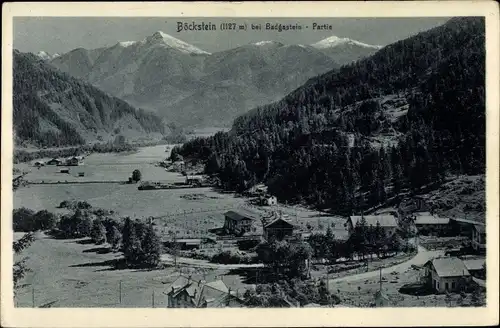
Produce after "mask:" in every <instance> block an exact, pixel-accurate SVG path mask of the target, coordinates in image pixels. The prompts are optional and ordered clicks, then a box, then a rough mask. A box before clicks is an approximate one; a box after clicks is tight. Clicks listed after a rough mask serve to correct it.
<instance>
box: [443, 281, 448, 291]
mask: <svg viewBox="0 0 500 328" xmlns="http://www.w3.org/2000/svg"><path fill="white" fill-rule="evenodd" d="M444 289H445V290H448V283H447V282H446V283H445V284H444Z"/></svg>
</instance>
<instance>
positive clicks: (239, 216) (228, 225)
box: [223, 209, 259, 235]
mask: <svg viewBox="0 0 500 328" xmlns="http://www.w3.org/2000/svg"><path fill="white" fill-rule="evenodd" d="M258 217H259V216H258V215H257V214H256V213H254V212H252V211H249V210H245V209H236V210H231V211H227V212H226V213H224V227H223V228H224V231H226V233H230V234H234V235H243V234H245V233H247V232H252V231H255V230H256V228H255V227H254V224H255V223H256V222H258V220H257V219H258Z"/></svg>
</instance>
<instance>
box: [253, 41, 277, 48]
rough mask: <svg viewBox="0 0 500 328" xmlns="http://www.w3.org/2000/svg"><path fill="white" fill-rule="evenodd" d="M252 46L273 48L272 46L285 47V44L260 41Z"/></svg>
mask: <svg viewBox="0 0 500 328" xmlns="http://www.w3.org/2000/svg"><path fill="white" fill-rule="evenodd" d="M251 44H252V45H254V46H259V47H263V46H271V45H276V46H283V43H281V42H278V41H259V42H254V43H251Z"/></svg>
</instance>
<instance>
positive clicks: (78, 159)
mask: <svg viewBox="0 0 500 328" xmlns="http://www.w3.org/2000/svg"><path fill="white" fill-rule="evenodd" d="M82 164H83V157H82V156H73V157H69V158H67V159H66V165H68V166H78V165H82Z"/></svg>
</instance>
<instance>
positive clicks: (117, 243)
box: [13, 202, 162, 268]
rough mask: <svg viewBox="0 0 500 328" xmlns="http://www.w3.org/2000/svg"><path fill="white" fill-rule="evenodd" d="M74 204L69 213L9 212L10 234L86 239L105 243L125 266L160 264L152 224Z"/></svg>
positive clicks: (158, 244) (26, 210)
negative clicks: (45, 233)
mask: <svg viewBox="0 0 500 328" xmlns="http://www.w3.org/2000/svg"><path fill="white" fill-rule="evenodd" d="M84 205H85V204H83V202H80V203H77V204H76V205H75V207H71V206H68V208H74V212H73V213H72V214H66V215H62V216H61V217H58V216H57V215H55V214H53V213H51V212H48V211H46V210H42V211H39V212H34V211H32V210H30V209H26V208H19V209H15V210H14V212H13V228H14V231H23V232H33V231H49V233H50V234H51V235H53V236H54V237H56V238H90V239H91V240H92V242H93V243H95V244H96V245H102V244H105V243H107V244H109V246H110V247H111V250H112V251H115V252H118V251H121V252H123V255H124V264H125V266H126V267H147V268H152V267H156V266H158V265H159V264H160V256H161V251H162V246H161V241H160V239H159V237H158V235H157V234H156V232H155V230H154V227H153V225H152V224H148V223H145V222H143V221H140V220H138V219H137V220H132V219H131V218H129V217H126V218H123V219H114V218H112V217H110V216H108V214H110V213H109V212H108V211H104V210H101V209H92V208H91V207H87V206H84Z"/></svg>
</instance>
